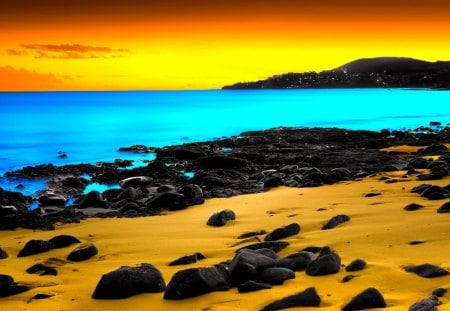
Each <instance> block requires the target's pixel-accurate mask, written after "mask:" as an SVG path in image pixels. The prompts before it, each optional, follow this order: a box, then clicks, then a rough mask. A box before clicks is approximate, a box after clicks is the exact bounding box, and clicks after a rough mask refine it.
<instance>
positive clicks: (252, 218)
mask: <svg viewBox="0 0 450 311" xmlns="http://www.w3.org/2000/svg"><path fill="white" fill-rule="evenodd" d="M403 174H404V172H397V173H390V174H383V175H377V176H373V177H370V178H365V179H363V180H360V181H352V182H342V183H338V184H335V185H331V186H322V187H319V188H300V189H299V188H285V187H280V188H276V189H273V190H271V191H269V192H266V193H262V194H251V195H242V196H238V197H233V198H228V199H211V200H208V201H207V202H206V203H205V204H203V205H200V206H193V207H190V208H188V209H186V210H183V211H178V212H173V213H168V214H167V215H164V216H157V217H146V218H135V219H114V218H112V219H89V220H86V221H83V222H82V223H80V224H69V225H60V226H58V228H57V230H55V231H31V230H23V229H20V230H16V231H2V232H0V236H1V240H0V247H2V248H3V249H4V250H6V251H7V252H8V254H9V258H7V259H4V260H0V273H3V274H9V275H11V276H13V277H14V279H15V280H16V281H17V282H20V283H24V284H29V285H31V286H34V288H33V289H32V290H30V291H28V292H25V293H22V294H18V295H15V296H10V297H6V298H0V306H1V310H66V311H68V310H80V311H81V310H83V311H88V310H205V311H206V310H211V311H213V310H259V309H261V308H262V307H263V306H265V305H266V304H268V303H270V302H272V301H273V300H276V299H279V298H282V297H284V296H286V295H290V294H294V293H297V292H300V291H302V290H304V289H305V288H307V287H310V286H314V287H315V288H316V289H317V292H318V294H319V295H320V297H321V299H322V304H321V306H320V308H319V309H320V310H340V308H341V307H342V306H343V305H344V304H345V303H346V302H348V301H349V300H350V299H351V298H352V297H353V296H355V295H356V294H358V293H359V292H361V291H362V290H364V289H366V288H367V287H375V288H377V289H378V290H379V291H380V292H381V293H382V294H383V296H384V298H385V299H386V302H387V304H388V308H387V309H386V310H407V309H408V307H409V306H410V305H412V304H413V303H414V302H416V301H418V300H421V299H423V298H426V297H428V296H430V294H431V291H432V290H433V289H435V288H438V287H444V288H450V276H444V277H439V278H434V279H424V278H421V277H419V276H417V275H415V274H411V273H407V272H405V271H404V270H403V269H402V267H404V266H406V265H411V264H422V263H432V264H435V265H439V266H441V267H443V268H446V269H450V247H449V245H450V214H438V213H436V209H437V208H438V207H439V206H440V205H441V204H443V203H444V201H442V200H441V201H428V200H426V199H423V198H421V197H420V196H419V195H417V194H414V193H411V192H410V190H411V188H412V187H414V186H416V185H419V184H421V183H422V182H418V181H414V180H413V179H412V178H401V176H402V175H403ZM381 176H390V177H391V178H395V179H397V180H398V182H396V183H389V184H388V183H385V182H384V181H379V178H380V177H381ZM429 183H431V184H436V185H441V186H443V185H447V184H449V183H450V178H446V179H442V180H439V181H432V182H429ZM372 191H376V192H380V193H381V195H379V196H375V197H369V198H366V197H365V194H366V193H368V192H372ZM412 202H416V203H420V204H422V205H424V206H425V207H424V208H423V209H420V210H417V211H412V212H407V211H405V210H403V207H404V206H405V205H407V204H409V203H412ZM223 209H231V210H233V211H234V212H235V213H236V217H237V219H236V220H235V221H230V222H228V223H227V224H226V225H225V226H224V227H220V228H214V227H209V226H206V221H207V219H208V218H209V216H210V215H211V214H212V213H214V212H217V211H220V210H223ZM319 209H324V210H320V211H319ZM338 214H347V215H349V216H350V217H351V220H350V221H349V222H347V223H345V224H342V225H340V226H339V227H336V228H335V229H331V230H321V227H322V225H323V224H324V223H325V222H327V220H328V219H330V218H331V217H333V216H335V215H338ZM292 222H297V223H299V224H300V225H301V226H302V230H301V232H300V234H299V235H297V236H294V237H290V238H287V239H286V241H289V243H290V244H291V245H290V246H289V247H288V248H286V249H284V250H283V251H282V252H280V255H288V254H291V253H294V252H296V251H298V250H301V249H303V248H305V247H307V246H325V245H328V246H330V247H332V248H333V249H334V250H335V251H336V252H337V253H338V254H339V255H340V257H341V259H342V263H343V264H346V265H347V264H349V263H350V262H351V261H352V260H354V259H357V258H362V259H364V260H365V261H366V262H367V263H368V266H367V267H366V268H365V269H364V270H362V271H359V272H353V273H352V274H353V275H355V276H356V277H355V278H354V279H353V280H351V281H350V282H348V283H342V282H341V280H342V278H343V277H344V276H346V275H347V274H349V273H347V272H345V270H344V269H341V271H340V272H339V273H338V274H333V275H328V276H321V277H311V276H307V275H306V274H305V273H304V272H297V273H296V279H294V280H288V281H286V282H285V284H284V285H282V286H274V287H273V289H271V290H264V291H259V292H254V293H249V294H238V292H237V290H236V289H235V288H234V289H231V290H229V291H227V292H215V293H210V294H206V295H203V296H200V297H197V298H192V299H186V300H183V301H166V300H163V298H162V297H163V294H162V293H160V294H140V295H137V296H134V297H131V298H128V299H123V300H94V299H92V298H91V295H92V293H93V291H94V289H95V286H96V284H97V282H98V280H99V279H100V278H101V276H102V274H104V273H107V272H110V271H112V270H115V269H117V268H118V267H120V266H122V265H136V264H139V263H144V262H146V263H151V264H153V265H155V266H156V267H157V268H158V269H159V270H160V271H161V272H162V274H163V276H164V279H165V280H166V282H168V281H169V280H170V278H171V277H172V275H173V274H174V273H175V272H176V271H178V270H181V269H185V268H188V267H189V268H190V267H201V266H210V265H213V264H216V263H219V262H221V261H224V260H227V259H231V258H232V257H233V254H234V250H235V249H236V248H238V247H240V246H235V247H231V245H233V244H235V243H236V242H238V241H239V240H238V239H237V236H238V235H239V234H242V233H245V232H248V231H255V230H261V229H265V230H267V231H271V230H273V229H275V228H277V227H280V226H284V225H287V224H289V223H292ZM59 234H70V235H73V236H75V237H77V238H79V239H80V240H82V241H83V242H92V243H94V244H95V245H96V246H97V248H98V250H99V254H98V256H95V257H93V258H91V259H89V260H87V261H85V262H80V263H72V262H66V261H64V260H65V258H66V257H67V255H68V253H69V252H70V251H71V250H72V249H74V248H75V247H76V246H73V247H68V248H63V249H59V250H52V251H50V252H48V253H43V254H37V255H33V256H30V257H23V258H16V255H17V253H18V252H19V251H20V250H21V249H22V247H23V245H24V244H25V243H26V242H27V241H28V240H31V239H44V240H46V239H50V238H51V237H54V236H56V235H59ZM412 240H421V241H424V242H425V243H423V244H419V245H409V244H408V242H409V241H412ZM194 252H201V253H203V254H204V255H205V256H206V257H207V259H206V260H202V261H199V262H198V263H196V264H192V265H188V266H177V267H169V266H168V263H169V262H170V261H172V260H175V259H177V258H179V257H180V256H183V255H189V254H193V253H194ZM50 258H56V259H58V260H62V261H58V262H57V263H58V264H59V266H57V270H58V275H57V276H39V275H34V274H33V275H32V274H27V273H26V272H25V270H26V269H27V268H29V267H30V266H32V265H33V264H35V263H41V262H44V261H46V260H49V259H50ZM53 262H54V263H55V260H54V259H53ZM38 293H47V294H54V296H53V297H51V298H48V299H43V300H32V301H30V298H31V297H33V296H34V295H35V294H38ZM449 297H450V295H449V294H446V296H444V297H443V298H441V299H440V300H441V302H442V304H441V305H440V306H439V310H450V299H449ZM292 310H295V309H292Z"/></svg>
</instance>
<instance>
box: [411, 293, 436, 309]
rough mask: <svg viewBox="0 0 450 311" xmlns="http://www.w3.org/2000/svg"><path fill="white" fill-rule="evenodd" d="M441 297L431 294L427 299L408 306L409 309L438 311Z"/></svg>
mask: <svg viewBox="0 0 450 311" xmlns="http://www.w3.org/2000/svg"><path fill="white" fill-rule="evenodd" d="M438 305H439V298H438V297H437V296H431V297H429V298H426V299H422V300H420V301H418V302H416V303H415V304H413V305H412V306H410V307H409V308H408V311H438V308H437V306H438Z"/></svg>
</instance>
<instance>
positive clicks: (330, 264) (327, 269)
mask: <svg viewBox="0 0 450 311" xmlns="http://www.w3.org/2000/svg"><path fill="white" fill-rule="evenodd" d="M340 268H341V258H340V257H339V256H338V255H337V254H336V253H334V252H333V251H332V250H331V249H330V248H329V247H328V246H326V247H323V248H322V249H321V251H320V254H319V256H318V257H317V258H316V259H315V260H313V261H312V262H311V263H310V264H309V265H308V266H307V267H306V274H307V275H310V276H320V275H327V274H335V273H338V272H339V270H340Z"/></svg>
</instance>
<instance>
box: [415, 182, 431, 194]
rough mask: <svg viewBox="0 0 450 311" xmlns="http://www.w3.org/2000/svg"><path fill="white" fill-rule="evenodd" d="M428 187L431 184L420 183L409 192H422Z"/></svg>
mask: <svg viewBox="0 0 450 311" xmlns="http://www.w3.org/2000/svg"><path fill="white" fill-rule="evenodd" d="M430 187H431V185H429V184H421V185H419V186H416V187H414V188H412V189H411V192H412V193H418V194H421V193H422V192H424V191H425V190H426V189H428V188H430Z"/></svg>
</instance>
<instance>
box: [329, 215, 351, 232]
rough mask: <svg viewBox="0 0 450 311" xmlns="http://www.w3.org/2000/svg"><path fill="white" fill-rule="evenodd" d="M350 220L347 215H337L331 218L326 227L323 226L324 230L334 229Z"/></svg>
mask: <svg viewBox="0 0 450 311" xmlns="http://www.w3.org/2000/svg"><path fill="white" fill-rule="evenodd" d="M349 220H350V217H349V216H347V215H337V216H334V217H333V218H331V219H330V220H329V221H328V222H327V223H326V224H325V225H323V227H322V230H328V229H333V228H335V227H337V226H339V225H340V224H343V223H344V222H347V221H349Z"/></svg>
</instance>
